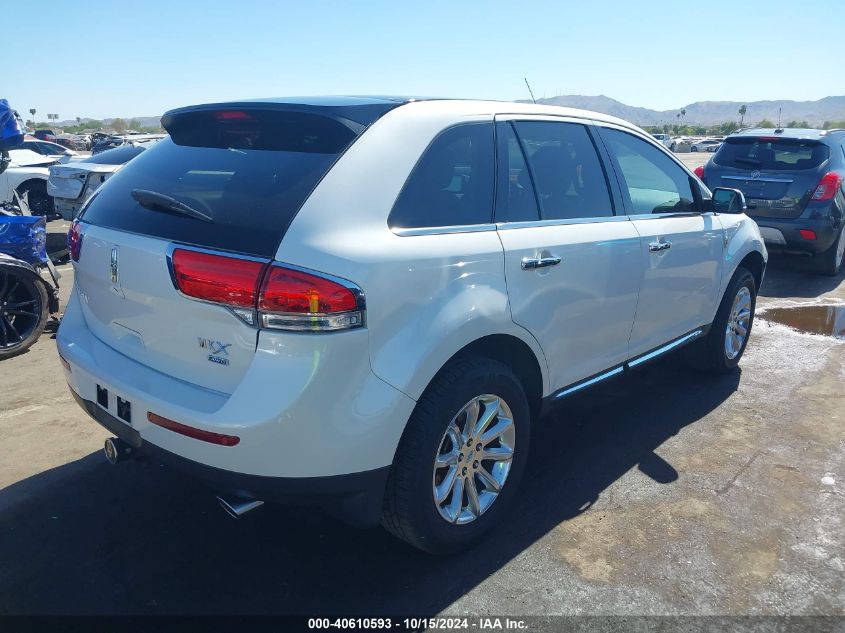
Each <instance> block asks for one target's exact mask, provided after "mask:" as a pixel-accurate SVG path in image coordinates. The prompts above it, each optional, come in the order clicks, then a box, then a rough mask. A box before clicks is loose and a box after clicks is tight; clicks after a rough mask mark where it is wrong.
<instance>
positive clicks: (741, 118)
mask: <svg viewBox="0 0 845 633" xmlns="http://www.w3.org/2000/svg"><path fill="white" fill-rule="evenodd" d="M746 112H748V106H747V105H741V106H740V107H739V127H742V122H743V121H744V120H745V113H746Z"/></svg>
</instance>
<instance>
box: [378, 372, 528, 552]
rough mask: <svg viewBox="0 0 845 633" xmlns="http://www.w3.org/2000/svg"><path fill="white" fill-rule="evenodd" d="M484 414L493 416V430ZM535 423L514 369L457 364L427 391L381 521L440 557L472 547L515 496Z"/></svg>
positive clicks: (401, 451) (402, 446) (400, 452)
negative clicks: (484, 423) (475, 418)
mask: <svg viewBox="0 0 845 633" xmlns="http://www.w3.org/2000/svg"><path fill="white" fill-rule="evenodd" d="M476 401H478V403H477V404H476V405H475V407H474V406H473V402H476ZM493 412H495V415H493ZM485 413H490V415H491V421H490V423H489V424H488V425H487V426H486V427H484V425H483V421H484V419H485ZM508 413H509V414H510V417H508V415H507V414H508ZM476 416H477V422H475V423H473V424H469V421H470V420H471V417H476ZM508 420H511V421H512V423H511V424H510V425H509V424H508ZM529 424H530V412H529V406H528V400H527V398H526V396H525V391H524V389H523V387H522V384H521V383H520V381H519V379H518V378H517V377H516V375H515V374H514V373H513V371H511V369H510V368H509V367H507V366H506V365H504V364H502V363H500V362H498V361H494V360H491V359H487V358H478V357H466V358H459V359H457V360H454V361H452V362H450V363H449V364H448V365H446V367H444V368H443V369H442V370H441V371H440V373H439V374H437V376H436V377H435V378H434V380H433V381H432V382H431V384H430V385H429V386H428V388H427V389H426V391H425V393H423V395H422V397H421V398H420V400H419V402H418V403H417V406H416V408H415V409H414V412H413V414H412V415H411V418H410V420H409V421H408V426H407V427H406V429H405V432H404V434H403V435H402V439H401V441H400V442H399V447H398V449H397V451H396V457H395V459H394V463H393V466H392V468H391V472H390V477H389V479H388V484H387V490H386V493H385V500H384V507H383V513H382V525H383V526H384V527H385V528H386V529H387V530H388V531H389V532H391V533H392V534H393V535H395V536H397V537H398V538H400V539H402V540H404V541H406V542H407V543H409V544H411V545H413V546H414V547H417V548H419V549H421V550H423V551H426V552H429V553H433V554H447V553H450V552H455V551H458V550H461V549H464V548H467V547H469V546H471V545H472V544H473V543H475V542H476V541H478V540H479V539H481V538H482V537H483V536H484V535H485V534H486V533H487V532H488V531H489V530H490V529H492V528H493V527H495V526H496V525H497V524H498V523H500V522H501V517H502V516H503V514H504V513H506V512H507V510H508V509H509V507H510V506H511V505H512V503H513V501H514V498H515V495H516V492H517V489H518V487H519V482H520V479H521V478H522V474H523V472H524V469H525V463H526V460H527V458H528V444H529V438H530V432H529V431H530V430H529ZM469 427H472V429H470V431H472V432H469V431H467V429H468V428H469ZM482 427H483V428H484V430H479V431H478V432H477V433H476V432H475V431H476V429H481V428H482ZM498 430H501V433H499V435H497V436H496V438H495V439H490V436H491V435H494V434H495V433H496V432H497V431H498ZM465 432H466V433H465ZM452 438H455V439H454V440H452ZM479 447H481V448H480V449H479ZM508 451H510V459H509V460H508V461H506V456H507V454H508ZM488 455H489V456H495V459H489V460H488V459H485V456H488ZM479 456H480V459H476V458H478V457H479ZM438 464H442V465H440V466H438ZM453 466H454V468H455V471H454V472H453V471H452V468H453ZM482 471H483V472H482ZM450 475H452V477H451V478H450ZM494 479H495V481H493V480H494ZM459 481H460V483H459ZM450 482H451V485H450ZM488 482H489V483H488ZM497 487H498V489H499V491H498V492H494V491H495V489H496V488H497ZM458 491H459V492H460V498H458V497H457V495H456V493H457V492H458ZM438 495H439V496H440V499H439V500H438Z"/></svg>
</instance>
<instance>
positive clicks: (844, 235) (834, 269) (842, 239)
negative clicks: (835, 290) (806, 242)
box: [815, 221, 845, 277]
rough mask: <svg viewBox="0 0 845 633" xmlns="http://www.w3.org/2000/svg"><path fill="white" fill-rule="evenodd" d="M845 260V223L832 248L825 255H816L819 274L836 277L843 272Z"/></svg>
mask: <svg viewBox="0 0 845 633" xmlns="http://www.w3.org/2000/svg"><path fill="white" fill-rule="evenodd" d="M843 259H845V221H843V222H842V227H841V228H840V230H839V237H837V238H836V241H834V242H833V244H832V245H831V247H830V248H829V249H827V250H826V251H825V252H823V253H819V254H818V255H816V262H815V264H816V270H817V271H818V273H819V274H822V275H829V276H831V277H832V276H834V275H838V274H839V271H841V270H842V261H843Z"/></svg>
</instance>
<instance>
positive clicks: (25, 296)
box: [0, 271, 41, 349]
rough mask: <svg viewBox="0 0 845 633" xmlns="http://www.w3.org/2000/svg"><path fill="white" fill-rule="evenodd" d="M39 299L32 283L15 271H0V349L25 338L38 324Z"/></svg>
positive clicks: (11, 345) (9, 346) (13, 344)
mask: <svg viewBox="0 0 845 633" xmlns="http://www.w3.org/2000/svg"><path fill="white" fill-rule="evenodd" d="M40 315H41V299H40V298H39V296H38V294H37V291H36V289H35V287H34V285H33V284H28V283H24V282H23V280H22V279H21V278H20V276H18V275H17V274H15V273H12V272H10V271H0V349H8V348H11V347H15V346H16V345H19V344H20V343H21V342H23V341H24V340H26V338H27V337H29V335H30V334H32V331H33V329H35V328H36V327H37V326H38V321H39V318H40Z"/></svg>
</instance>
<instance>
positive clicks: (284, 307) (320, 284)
mask: <svg viewBox="0 0 845 633" xmlns="http://www.w3.org/2000/svg"><path fill="white" fill-rule="evenodd" d="M357 307H358V301H357V299H356V298H355V294H354V293H353V292H352V290H350V289H349V288H347V287H345V286H343V285H342V284H339V283H336V282H334V281H331V280H330V279H326V278H325V277H318V276H317V275H312V274H309V273H306V272H302V271H299V270H293V269H291V268H284V267H282V266H271V267H270V268H269V269H268V270H267V274H265V275H264V283H263V284H262V285H261V297H260V299H259V301H258V309H259V310H267V311H268V312H295V313H298V314H315V313H321V314H331V313H333V312H348V311H349V310H355V309H356V308H357Z"/></svg>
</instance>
